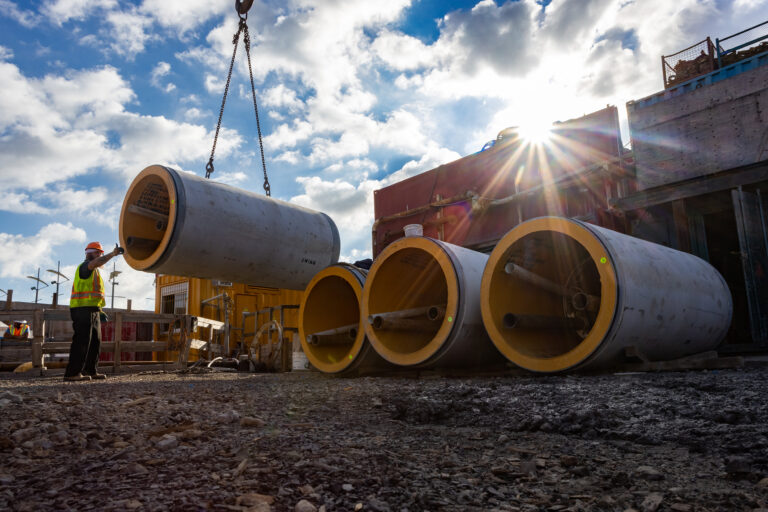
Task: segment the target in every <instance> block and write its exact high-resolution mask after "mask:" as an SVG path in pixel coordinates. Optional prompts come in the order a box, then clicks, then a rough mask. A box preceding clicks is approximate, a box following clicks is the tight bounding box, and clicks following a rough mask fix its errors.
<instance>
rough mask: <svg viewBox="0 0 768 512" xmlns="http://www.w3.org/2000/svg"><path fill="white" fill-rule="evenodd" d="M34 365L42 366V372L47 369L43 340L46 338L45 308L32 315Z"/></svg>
mask: <svg viewBox="0 0 768 512" xmlns="http://www.w3.org/2000/svg"><path fill="white" fill-rule="evenodd" d="M31 328H32V336H33V337H32V366H33V367H34V368H40V372H41V373H42V371H43V370H44V369H45V367H44V366H43V341H44V340H45V320H44V318H43V310H42V309H38V310H37V311H35V312H34V314H33V315H32V327H31Z"/></svg>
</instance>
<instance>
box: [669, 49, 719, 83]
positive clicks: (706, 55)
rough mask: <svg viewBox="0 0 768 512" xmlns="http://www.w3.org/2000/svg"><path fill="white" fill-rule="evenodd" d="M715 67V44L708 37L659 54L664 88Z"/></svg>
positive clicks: (705, 72) (707, 71)
mask: <svg viewBox="0 0 768 512" xmlns="http://www.w3.org/2000/svg"><path fill="white" fill-rule="evenodd" d="M715 69H716V59H715V45H714V44H712V40H711V39H710V38H709V37H707V38H706V39H704V40H703V41H700V42H698V43H696V44H694V45H692V46H689V47H688V48H686V49H684V50H681V51H679V52H677V53H673V54H672V55H662V56H661V70H662V74H663V76H664V88H665V89H666V88H669V87H672V86H674V85H676V84H679V83H681V82H685V81H686V80H690V79H691V78H695V77H697V76H699V75H704V74H707V73H710V72H712V71H714V70H715Z"/></svg>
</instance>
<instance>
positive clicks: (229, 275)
mask: <svg viewBox="0 0 768 512" xmlns="http://www.w3.org/2000/svg"><path fill="white" fill-rule="evenodd" d="M120 244H121V245H122V246H123V247H125V254H124V257H125V261H126V262H127V263H128V264H129V265H130V266H131V267H133V268H135V269H136V270H144V271H147V272H153V273H158V274H172V275H177V276H187V277H198V278H205V279H222V280H228V281H234V282H238V283H246V284H251V285H258V286H269V287H275V288H287V289H293V290H301V289H304V287H305V286H306V285H307V283H309V281H310V280H311V279H312V277H313V276H314V275H315V274H316V273H317V271H318V269H321V268H324V267H325V266H327V265H330V264H333V263H335V262H336V261H337V260H338V256H339V233H338V230H337V229H336V225H335V224H334V223H333V221H332V220H331V219H330V217H328V216H327V215H325V214H324V213H320V212H315V211H312V210H309V209H307V208H302V207H300V206H297V205H295V204H291V203H287V202H285V201H280V200H279V199H272V198H270V197H266V196H263V195H260V194H255V193H253V192H248V191H246V190H240V189H237V188H234V187H230V186H228V185H224V184H222V183H217V182H215V181H210V180H206V179H203V178H201V177H199V176H196V175H194V174H190V173H186V172H178V171H175V170H173V169H169V168H167V167H162V166H159V165H152V166H150V167H147V168H146V169H144V170H143V171H141V172H140V173H139V175H138V176H136V178H135V179H134V180H133V183H131V185H130V187H129V188H128V192H127V193H126V195H125V199H124V200H123V208H122V211H121V213H120Z"/></svg>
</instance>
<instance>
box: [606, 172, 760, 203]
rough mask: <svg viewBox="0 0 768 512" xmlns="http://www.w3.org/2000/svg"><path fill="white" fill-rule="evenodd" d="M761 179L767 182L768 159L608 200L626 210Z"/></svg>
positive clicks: (748, 183) (727, 188)
mask: <svg viewBox="0 0 768 512" xmlns="http://www.w3.org/2000/svg"><path fill="white" fill-rule="evenodd" d="M761 181H768V160H764V161H762V162H759V163H757V164H752V165H747V166H744V167H740V168H738V169H735V170H733V169H732V170H729V171H724V172H722V173H718V174H712V175H709V176H701V177H699V178H693V179H690V180H686V181H681V182H677V183H675V184H672V185H664V186H660V187H656V188H652V189H647V190H643V191H642V192H637V193H635V194H632V195H631V196H627V197H623V198H621V199H616V200H611V201H610V204H611V206H612V207H614V208H616V209H618V210H621V211H625V212H628V211H632V210H637V209H639V208H647V207H649V206H654V205H657V204H662V203H669V202H672V201H676V200H679V199H685V198H688V197H695V196H700V195H703V194H708V193H710V192H718V191H721V190H730V189H733V188H736V187H738V186H739V185H750V184H753V183H759V182H761Z"/></svg>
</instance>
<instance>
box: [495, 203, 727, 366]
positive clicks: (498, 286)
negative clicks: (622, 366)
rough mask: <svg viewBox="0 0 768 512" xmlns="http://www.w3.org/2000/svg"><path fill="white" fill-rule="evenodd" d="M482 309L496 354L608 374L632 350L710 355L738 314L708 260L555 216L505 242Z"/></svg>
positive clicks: (663, 355) (666, 355) (658, 356)
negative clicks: (604, 369) (606, 370)
mask: <svg viewBox="0 0 768 512" xmlns="http://www.w3.org/2000/svg"><path fill="white" fill-rule="evenodd" d="M510 263H511V264H512V267H510ZM509 268H513V269H520V270H523V271H524V272H518V271H515V272H511V273H510V272H509V271H508V269H509ZM532 275H533V276H535V278H533V279H532V278H531V277H530V276H532ZM542 283H544V286H542ZM481 303H482V315H483V321H484V323H485V326H486V328H487V330H488V333H489V335H490V337H491V340H492V341H493V343H494V345H495V346H496V347H497V348H498V349H499V351H501V353H502V354H504V356H505V357H506V358H507V359H509V360H510V361H512V362H513V363H515V364H517V365H519V366H521V367H523V368H527V369H529V370H533V371H537V372H559V371H564V370H568V369H572V368H587V367H589V368H598V367H605V366H610V365H611V364H615V363H617V362H620V361H621V360H622V358H623V355H624V353H625V349H627V348H629V347H634V348H636V349H637V351H638V352H640V353H641V354H643V355H644V356H646V357H648V358H649V359H650V360H669V359H675V358H679V357H684V356H686V355H691V354H695V353H699V352H705V351H708V350H712V349H714V348H715V347H716V346H717V345H718V344H719V343H720V341H721V340H722V339H723V337H724V336H725V334H726V332H727V330H728V327H729V325H730V322H731V315H732V300H731V295H730V292H729V290H728V287H727V285H726V283H725V280H724V279H723V277H722V276H721V275H720V274H719V273H718V272H717V271H716V270H715V269H714V268H713V267H712V266H711V265H709V264H708V263H707V262H705V261H704V260H702V259H700V258H698V257H696V256H693V255H691V254H687V253H683V252H680V251H676V250H674V249H670V248H667V247H664V246H661V245H657V244H654V243H651V242H646V241H644V240H640V239H638V238H634V237H631V236H627V235H623V234H620V233H617V232H614V231H611V230H608V229H605V228H601V227H598V226H594V225H592V224H587V223H584V222H580V221H576V220H573V219H564V218H559V217H542V218H538V219H533V220H530V221H528V222H524V223H522V224H520V225H519V226H517V227H515V228H514V229H512V230H511V231H510V232H508V233H507V234H506V235H505V236H504V237H503V238H502V239H501V240H500V241H499V243H498V244H497V246H496V248H495V249H494V250H493V252H492V253H491V255H490V257H489V259H488V264H487V265H486V267H485V271H484V273H483V279H482V293H481Z"/></svg>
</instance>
